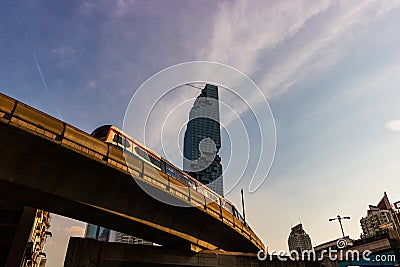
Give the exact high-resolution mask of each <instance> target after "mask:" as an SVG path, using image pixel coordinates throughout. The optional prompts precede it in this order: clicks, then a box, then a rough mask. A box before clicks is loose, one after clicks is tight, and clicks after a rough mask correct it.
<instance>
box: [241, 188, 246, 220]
mask: <svg viewBox="0 0 400 267" xmlns="http://www.w3.org/2000/svg"><path fill="white" fill-rule="evenodd" d="M240 193H241V194H242V210H243V220H244V221H246V214H245V213H244V196H243V188H242V189H241V190H240Z"/></svg>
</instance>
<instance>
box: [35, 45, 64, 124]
mask: <svg viewBox="0 0 400 267" xmlns="http://www.w3.org/2000/svg"><path fill="white" fill-rule="evenodd" d="M33 58H34V60H35V64H36V69H37V70H38V72H39V75H40V78H41V79H42V83H43V86H44V88H45V89H46V91H47V92H49V87H47V83H46V79H45V78H44V75H43V72H42V68H41V67H40V64H39V61H38V60H37V57H36V53H35V52H33ZM55 109H56V112H57V113H58V116H60V118H61V120H64V119H63V116H62V115H61V112H60V111H59V109H58V108H57V107H55Z"/></svg>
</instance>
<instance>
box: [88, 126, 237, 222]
mask: <svg viewBox="0 0 400 267" xmlns="http://www.w3.org/2000/svg"><path fill="white" fill-rule="evenodd" d="M91 135H92V136H94V137H96V138H98V139H100V140H101V141H104V142H106V143H109V144H111V145H113V146H115V147H117V148H118V149H121V150H123V151H124V152H127V153H129V154H131V155H133V156H135V157H137V158H139V159H140V160H143V161H144V162H146V163H148V164H150V165H151V166H153V167H154V168H156V169H157V170H159V171H160V172H162V173H164V174H166V175H168V176H169V177H171V178H173V179H170V182H171V183H174V184H177V185H181V186H186V187H191V188H192V189H194V190H196V191H197V192H199V193H200V194H201V195H203V196H205V197H206V198H208V199H209V200H211V201H213V202H215V203H218V205H220V206H221V207H222V208H224V209H225V210H227V211H228V212H229V213H230V214H232V215H233V216H234V217H236V218H237V219H239V220H240V221H241V222H243V223H245V222H244V220H243V218H242V216H241V215H240V213H239V212H238V211H237V209H236V208H235V206H234V205H232V203H230V202H229V201H228V200H226V199H225V198H223V197H221V196H219V195H218V194H217V193H215V192H214V191H212V190H211V189H209V188H207V187H205V186H204V185H203V184H201V183H200V182H199V181H197V180H196V179H194V178H193V177H191V176H190V175H189V174H187V173H186V172H184V171H182V170H181V169H179V168H177V167H176V166H174V165H173V164H172V163H171V162H169V161H168V160H166V159H164V158H162V157H161V156H159V155H158V154H157V153H155V152H154V151H152V150H151V149H149V148H147V147H145V146H144V145H143V144H141V143H140V142H138V141H136V140H135V139H133V138H132V137H130V136H129V135H127V134H125V133H123V132H122V130H120V129H118V128H117V127H115V126H113V125H103V126H100V127H99V128H97V129H96V130H94V131H93V132H92V133H91Z"/></svg>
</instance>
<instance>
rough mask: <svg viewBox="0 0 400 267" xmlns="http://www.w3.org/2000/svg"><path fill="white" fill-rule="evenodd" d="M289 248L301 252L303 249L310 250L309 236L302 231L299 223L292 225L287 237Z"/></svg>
mask: <svg viewBox="0 0 400 267" xmlns="http://www.w3.org/2000/svg"><path fill="white" fill-rule="evenodd" d="M288 244H289V250H290V251H294V250H296V251H297V252H299V253H301V252H302V251H305V250H312V245H311V238H310V236H309V235H308V234H307V233H306V232H305V231H304V229H303V225H302V224H301V223H299V224H298V225H296V226H294V227H292V231H291V232H290V235H289V238H288Z"/></svg>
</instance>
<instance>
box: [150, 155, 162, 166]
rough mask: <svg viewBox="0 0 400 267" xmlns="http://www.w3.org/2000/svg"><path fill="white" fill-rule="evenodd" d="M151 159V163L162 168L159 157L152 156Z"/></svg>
mask: <svg viewBox="0 0 400 267" xmlns="http://www.w3.org/2000/svg"><path fill="white" fill-rule="evenodd" d="M150 161H151V163H153V164H154V165H156V166H157V167H158V168H161V162H160V161H159V160H158V159H156V158H155V157H153V156H150Z"/></svg>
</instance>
